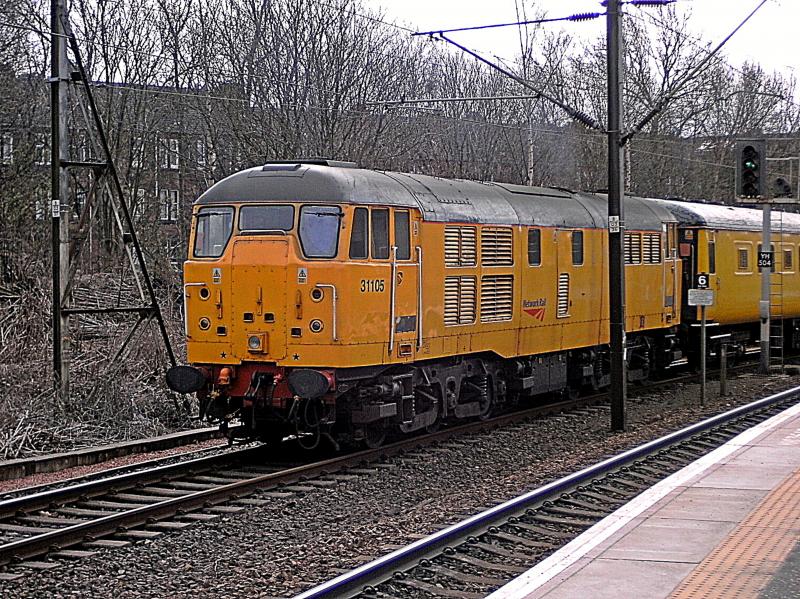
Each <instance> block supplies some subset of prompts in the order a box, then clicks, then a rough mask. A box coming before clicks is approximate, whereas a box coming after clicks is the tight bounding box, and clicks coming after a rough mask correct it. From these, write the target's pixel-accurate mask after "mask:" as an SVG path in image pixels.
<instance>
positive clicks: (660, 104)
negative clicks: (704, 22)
mask: <svg viewBox="0 0 800 599" xmlns="http://www.w3.org/2000/svg"><path fill="white" fill-rule="evenodd" d="M657 1H658V0H648V2H645V0H638V1H633V2H630V3H629V4H634V5H640V4H641V5H648V6H651V5H652V4H651V3H652V2H657ZM766 3H767V0H761V2H760V3H759V4H758V6H756V7H755V8H754V9H753V10H752V12H750V14H749V15H747V16H746V17H745V18H744V20H743V21H742V22H741V23H739V24H738V25H737V26H736V28H735V29H734V30H733V31H731V32H730V33H729V34H728V35H727V36H726V37H725V39H723V40H722V41H721V42H720V43H719V44H717V46H716V47H715V48H714V49H713V50H712V51H711V52H709V53H708V55H706V57H705V58H704V59H703V60H701V61H700V62H699V63H697V65H695V67H694V68H693V69H692V70H691V71H689V73H687V74H686V76H685V77H684V78H683V79H681V80H680V81H679V82H678V83H676V84H675V86H674V87H673V88H672V89H671V90H667V91H665V92H664V93H663V94H662V95H661V97H660V98H659V99H658V100H657V101H656V104H655V106H653V108H652V109H651V110H650V112H648V113H647V114H646V115H645V116H644V118H642V120H641V121H639V122H638V123H637V124H636V126H635V127H633V129H631V130H630V131H629V132H627V133H626V134H625V135H623V136H622V137H621V138H620V140H619V143H620V145H622V146H624V145H625V144H626V143H628V140H629V139H630V138H631V137H633V136H634V135H636V134H637V133H639V132H641V130H642V129H644V128H645V127H646V126H647V124H648V123H649V122H650V121H652V120H653V119H654V118H655V117H656V116H657V115H658V114H659V113H660V112H661V111H662V110H664V108H666V106H667V104H668V103H669V102H670V101H671V100H672V99H673V98H674V97H675V95H676V94H677V93H678V92H679V91H680V90H681V89H682V88H683V86H684V85H686V84H687V83H688V82H689V81H691V80H692V79H694V78H695V77H696V76H697V74H698V73H699V72H700V71H701V70H702V68H703V67H705V65H706V64H708V62H709V61H710V60H711V59H712V58H714V56H716V54H717V53H718V52H719V51H720V50H721V49H722V47H723V46H724V45H725V44H727V43H728V41H730V39H731V38H732V37H733V36H734V35H735V34H736V33H737V32H738V31H739V30H740V29H741V28H742V27H743V26H744V24H745V23H747V22H748V21H749V20H750V19H751V18H752V17H753V15H755V14H756V13H757V12H758V11H759V9H760V8H761V7H762V6H764V5H765V4H766Z"/></svg>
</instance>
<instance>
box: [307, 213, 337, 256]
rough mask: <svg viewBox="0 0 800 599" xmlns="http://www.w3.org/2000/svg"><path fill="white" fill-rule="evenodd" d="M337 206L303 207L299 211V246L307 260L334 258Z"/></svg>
mask: <svg viewBox="0 0 800 599" xmlns="http://www.w3.org/2000/svg"><path fill="white" fill-rule="evenodd" d="M341 217H342V211H341V210H340V209H339V207H338V206H303V207H302V208H301V209H300V227H299V229H300V245H301V246H303V253H304V254H305V255H306V257H307V258H334V257H335V256H336V249H337V246H338V245H339V221H340V219H341Z"/></svg>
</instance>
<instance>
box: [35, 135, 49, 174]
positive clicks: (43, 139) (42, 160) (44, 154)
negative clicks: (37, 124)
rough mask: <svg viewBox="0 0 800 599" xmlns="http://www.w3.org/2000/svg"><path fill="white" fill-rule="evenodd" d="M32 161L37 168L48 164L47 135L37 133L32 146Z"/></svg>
mask: <svg viewBox="0 0 800 599" xmlns="http://www.w3.org/2000/svg"><path fill="white" fill-rule="evenodd" d="M33 160H34V162H35V163H36V164H38V165H39V166H47V165H48V164H50V144H49V143H48V142H47V134H45V133H37V134H36V141H35V142H34V145H33Z"/></svg>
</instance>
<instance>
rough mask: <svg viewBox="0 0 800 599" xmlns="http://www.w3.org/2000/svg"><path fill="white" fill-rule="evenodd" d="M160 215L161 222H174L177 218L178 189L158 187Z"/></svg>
mask: <svg viewBox="0 0 800 599" xmlns="http://www.w3.org/2000/svg"><path fill="white" fill-rule="evenodd" d="M158 203H159V207H160V216H161V220H162V221H163V222H165V223H166V222H175V220H177V218H178V208H179V207H180V206H179V203H178V190H177V189H160V190H159V192H158Z"/></svg>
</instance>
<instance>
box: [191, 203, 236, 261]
mask: <svg viewBox="0 0 800 599" xmlns="http://www.w3.org/2000/svg"><path fill="white" fill-rule="evenodd" d="M232 231H233V208H228V207H224V208H201V209H200V212H198V213H197V220H196V224H195V230H194V255H195V257H196V258H219V257H220V256H221V255H222V252H224V251H225V246H226V245H228V240H229V239H230V237H231V232H232Z"/></svg>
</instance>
